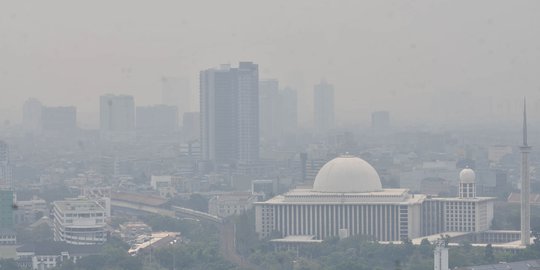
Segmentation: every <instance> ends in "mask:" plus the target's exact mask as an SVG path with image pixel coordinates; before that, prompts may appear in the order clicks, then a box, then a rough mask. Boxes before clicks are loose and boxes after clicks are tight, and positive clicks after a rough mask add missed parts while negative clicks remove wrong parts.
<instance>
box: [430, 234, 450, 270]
mask: <svg viewBox="0 0 540 270" xmlns="http://www.w3.org/2000/svg"><path fill="white" fill-rule="evenodd" d="M433 269H434V270H448V247H446V243H445V242H444V240H439V241H437V242H436V243H435V250H434V251H433Z"/></svg>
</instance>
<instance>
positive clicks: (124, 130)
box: [99, 94, 135, 141]
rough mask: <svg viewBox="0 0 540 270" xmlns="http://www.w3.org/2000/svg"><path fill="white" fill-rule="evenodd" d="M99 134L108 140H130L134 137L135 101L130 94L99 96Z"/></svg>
mask: <svg viewBox="0 0 540 270" xmlns="http://www.w3.org/2000/svg"><path fill="white" fill-rule="evenodd" d="M99 124H100V134H101V138H102V139H104V140H110V141H131V140H134V137H135V102H134V101H133V97H132V96H125V95H120V96H115V95H110V94H108V95H103V96H101V97H100V122H99Z"/></svg>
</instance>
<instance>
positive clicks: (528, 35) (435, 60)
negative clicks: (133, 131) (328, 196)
mask: <svg viewBox="0 0 540 270" xmlns="http://www.w3.org/2000/svg"><path fill="white" fill-rule="evenodd" d="M245 60H247V61H254V62H256V63H258V64H259V67H260V77H261V78H278V79H279V80H280V84H281V85H282V86H292V87H293V88H296V89H297V90H298V91H299V99H300V105H301V108H300V111H301V114H300V118H301V120H302V121H304V122H308V123H309V121H310V119H311V106H312V105H311V104H312V97H311V93H312V86H313V85H314V84H315V83H317V82H319V81H320V80H321V78H325V79H326V80H327V81H329V82H331V83H333V84H334V86H335V89H336V103H337V104H336V116H337V117H338V118H339V121H340V122H341V123H361V122H367V121H368V117H369V112H370V111H372V110H380V109H389V110H390V111H391V113H392V117H393V118H394V119H397V120H403V121H409V122H414V121H415V120H418V121H421V120H433V119H442V118H440V116H442V115H445V117H446V118H445V119H446V120H453V121H456V120H459V118H460V117H462V116H463V115H470V114H477V115H478V116H477V117H476V118H475V119H483V118H489V117H490V116H493V115H496V116H498V115H499V114H505V113H506V112H508V113H515V112H517V111H519V106H520V100H521V98H522V96H523V95H525V94H527V95H528V96H529V99H530V100H531V101H532V102H531V107H537V108H538V109H536V111H538V112H539V113H540V102H539V101H538V100H540V1H537V0H530V1H520V0H517V1H508V0H475V1H465V0H463V1H456V0H452V1H433V0H429V1H428V0H414V1H407V0H395V1H375V0H373V1H361V0H350V1H349V0H343V1H340V0H333V1H321V0H294V1H290V0H272V1H257V0H227V1H223V0H216V1H208V0H198V1H182V0H176V1H160V0H156V1H137V0H122V1H120V0H108V1H105V0H96V1H73V0H65V1H59V0H46V1H43V0H36V1H17V0H11V1H10V0H5V1H0V92H1V95H0V120H2V119H13V120H14V121H18V119H19V118H20V109H21V107H22V103H23V102H24V100H26V99H27V98H28V97H36V98H38V99H40V100H41V101H42V102H43V103H44V104H46V105H76V106H77V107H78V110H79V116H80V121H82V122H85V125H95V124H96V122H95V119H92V117H91V116H92V115H94V116H95V117H97V111H98V96H99V95H101V94H103V93H125V94H132V95H134V96H135V101H136V103H137V105H146V104H155V103H159V102H160V100H161V85H160V78H161V77H162V76H165V75H167V76H187V77H189V78H190V80H191V85H192V86H193V90H194V91H195V94H194V96H196V95H197V93H198V71H199V70H201V69H205V68H209V67H213V66H217V65H219V64H221V63H231V64H233V65H235V64H236V63H237V62H238V61H245ZM487 96H491V98H487ZM194 102H195V101H194ZM474 107H478V108H476V109H474ZM454 110H455V111H457V112H456V113H452V111H454ZM533 110H535V109H534V108H533ZM510 118H513V115H512V117H510ZM531 118H532V119H534V116H532V117H531Z"/></svg>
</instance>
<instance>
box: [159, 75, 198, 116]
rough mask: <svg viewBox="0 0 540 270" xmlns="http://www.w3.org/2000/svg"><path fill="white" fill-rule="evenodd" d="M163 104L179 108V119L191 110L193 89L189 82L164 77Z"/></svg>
mask: <svg viewBox="0 0 540 270" xmlns="http://www.w3.org/2000/svg"><path fill="white" fill-rule="evenodd" d="M161 83H162V90H161V99H162V101H161V103H162V104H165V105H169V106H176V107H177V108H178V117H182V115H184V113H185V112H190V111H191V110H192V108H191V88H190V85H189V80H188V79H187V78H182V77H163V78H162V79H161Z"/></svg>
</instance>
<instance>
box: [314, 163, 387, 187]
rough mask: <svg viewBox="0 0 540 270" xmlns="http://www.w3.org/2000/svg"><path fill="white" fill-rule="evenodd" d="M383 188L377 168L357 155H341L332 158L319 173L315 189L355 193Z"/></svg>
mask: <svg viewBox="0 0 540 270" xmlns="http://www.w3.org/2000/svg"><path fill="white" fill-rule="evenodd" d="M380 190H382V185H381V179H380V178H379V174H378V173H377V171H375V168H373V166H371V165H370V164H369V163H367V162H366V161H365V160H363V159H361V158H358V157H355V156H349V155H346V156H340V157H337V158H334V159H332V160H330V161H329V162H328V163H326V164H325V165H324V166H323V167H322V168H321V169H320V170H319V173H317V176H316V177H315V182H314V183H313V191H317V192H335V193H353V192H359V193H360V192H372V191H380Z"/></svg>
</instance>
